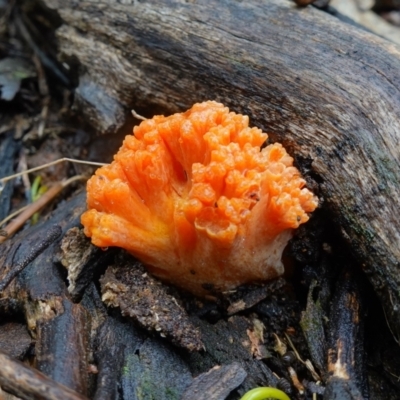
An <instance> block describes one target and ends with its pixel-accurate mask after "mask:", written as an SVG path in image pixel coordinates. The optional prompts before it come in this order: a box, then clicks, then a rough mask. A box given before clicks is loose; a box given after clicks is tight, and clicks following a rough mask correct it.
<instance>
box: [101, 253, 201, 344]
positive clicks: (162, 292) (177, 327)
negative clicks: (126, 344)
mask: <svg viewBox="0 0 400 400" xmlns="http://www.w3.org/2000/svg"><path fill="white" fill-rule="evenodd" d="M100 282H101V286H102V294H103V296H102V299H103V301H104V302H105V303H106V304H107V305H108V306H111V307H119V308H120V309H121V313H122V315H123V316H128V317H131V318H133V319H134V320H135V321H137V322H138V323H139V324H140V325H141V326H142V327H144V328H146V329H149V330H152V331H155V332H158V333H159V334H160V335H161V336H162V337H168V338H169V339H170V340H172V342H173V343H175V344H177V345H178V346H181V347H184V348H186V349H187V350H189V351H194V350H197V351H198V350H201V349H203V344H202V341H201V336H200V333H199V331H198V329H197V328H196V327H195V326H193V324H192V323H191V322H190V321H189V317H188V316H187V314H186V312H185V311H184V309H183V308H182V307H181V306H180V305H179V304H178V303H177V301H176V299H175V298H174V297H173V296H171V295H169V294H168V293H167V290H166V288H165V287H164V286H163V284H162V283H161V282H159V281H158V280H157V279H155V278H153V277H152V276H150V275H149V274H148V272H147V271H146V269H145V268H144V267H143V266H142V265H141V264H140V263H138V262H135V263H133V265H132V264H131V263H129V261H125V262H123V263H119V265H116V266H112V267H109V268H108V269H107V271H106V274H105V275H104V276H103V277H102V278H101V280H100Z"/></svg>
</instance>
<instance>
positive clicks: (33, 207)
mask: <svg viewBox="0 0 400 400" xmlns="http://www.w3.org/2000/svg"><path fill="white" fill-rule="evenodd" d="M86 178H87V177H85V176H83V175H76V176H73V177H72V178H69V179H67V180H64V181H62V182H58V183H56V184H55V185H54V186H52V187H51V188H50V189H49V190H48V191H47V192H46V193H44V194H43V195H42V196H41V197H40V198H39V199H38V200H36V201H35V202H33V203H32V204H30V205H29V206H27V207H26V208H25V209H24V210H23V211H22V212H21V213H20V214H19V215H18V217H17V218H15V219H14V220H13V221H11V222H10V223H9V224H8V225H7V226H6V227H5V228H4V229H2V234H3V236H0V244H1V243H3V242H4V241H5V240H7V239H8V238H9V237H10V236H12V235H14V233H15V232H17V231H18V230H19V229H20V228H21V227H22V226H24V224H25V222H26V221H27V220H28V219H29V218H31V217H32V215H33V214H35V213H36V212H37V211H39V210H40V209H41V208H42V207H44V206H45V205H46V204H48V203H49V202H50V201H51V200H53V199H54V198H55V197H56V196H57V195H58V194H59V193H60V192H61V190H62V189H64V188H65V187H66V186H68V185H69V184H71V183H72V182H75V181H77V180H82V179H86Z"/></svg>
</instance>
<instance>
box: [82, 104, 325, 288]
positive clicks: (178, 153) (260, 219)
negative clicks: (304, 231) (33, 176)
mask: <svg viewBox="0 0 400 400" xmlns="http://www.w3.org/2000/svg"><path fill="white" fill-rule="evenodd" d="M248 124H249V119H248V117H247V116H243V115H239V114H235V113H233V112H229V109H228V108H226V107H224V106H223V105H222V104H219V103H216V102H213V101H208V102H204V103H199V104H195V105H194V106H193V107H192V108H191V109H190V110H188V111H186V112H185V113H179V114H174V115H172V116H169V117H164V116H155V117H154V118H152V119H147V120H145V121H143V122H142V123H141V124H140V125H139V126H137V127H135V128H134V135H133V136H127V137H126V138H125V141H124V143H123V145H122V147H121V148H120V150H119V152H118V153H117V154H116V155H115V157H114V161H113V162H112V163H111V164H110V165H107V166H104V167H102V168H100V169H98V170H97V172H96V174H95V175H94V176H93V177H92V178H91V179H90V180H89V182H88V187H87V189H88V208H89V210H88V211H87V212H85V213H84V214H83V216H82V223H83V225H84V227H85V233H86V235H87V236H89V237H91V239H92V242H93V243H94V244H96V245H97V246H102V247H107V246H119V247H123V248H125V249H127V250H128V251H130V252H131V253H132V254H134V255H135V256H137V257H138V258H139V259H140V260H141V261H142V262H143V263H144V264H145V265H147V267H148V268H149V269H150V271H151V272H153V274H154V275H156V276H158V277H160V278H162V279H164V280H166V281H169V282H171V283H174V284H176V285H178V286H181V287H183V288H185V289H187V290H190V291H192V292H194V293H195V294H200V295H202V294H205V293H206V292H207V290H206V289H205V288H213V290H220V291H221V290H227V289H231V288H234V287H236V286H238V285H240V284H243V283H248V282H254V281H261V280H266V279H271V278H274V277H276V276H279V275H281V274H282V273H283V266H282V262H281V255H282V251H283V249H284V247H285V246H286V244H287V242H288V240H289V239H290V238H291V236H292V231H293V229H295V228H297V227H298V226H299V225H300V224H302V223H304V222H306V221H307V220H308V218H309V217H308V213H310V212H312V211H313V210H314V209H315V208H316V207H317V205H318V201H317V198H316V197H315V196H314V195H313V194H312V193H311V192H310V191H309V190H308V189H306V188H305V187H304V186H305V180H304V179H303V178H302V177H301V176H300V173H299V171H298V170H297V169H296V168H295V167H294V166H293V159H292V157H290V156H289V155H288V154H287V152H286V150H285V149H284V148H283V147H282V145H280V144H278V143H275V144H272V145H269V146H267V147H265V148H263V149H261V146H262V144H263V143H264V142H265V140H266V139H267V134H265V133H263V132H262V131H261V130H260V129H258V128H250V127H249V126H248Z"/></svg>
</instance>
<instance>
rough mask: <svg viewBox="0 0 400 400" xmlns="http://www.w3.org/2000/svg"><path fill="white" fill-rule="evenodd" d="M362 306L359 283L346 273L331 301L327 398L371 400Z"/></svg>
mask: <svg viewBox="0 0 400 400" xmlns="http://www.w3.org/2000/svg"><path fill="white" fill-rule="evenodd" d="M363 325H364V324H363V321H362V304H361V300H360V294H359V289H358V285H357V280H356V278H355V277H354V275H353V273H351V272H345V273H343V274H342V276H341V279H339V281H338V283H337V287H336V292H335V295H334V298H333V301H332V310H331V315H330V329H329V333H330V335H329V336H330V337H329V344H328V347H329V348H328V373H329V375H330V377H329V378H328V380H327V384H326V390H325V393H324V399H327V400H329V399H337V398H340V399H343V400H362V399H365V398H369V395H368V385H367V379H366V375H365V372H366V365H365V356H364V326H363Z"/></svg>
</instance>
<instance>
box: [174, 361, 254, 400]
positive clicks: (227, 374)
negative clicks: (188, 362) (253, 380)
mask: <svg viewBox="0 0 400 400" xmlns="http://www.w3.org/2000/svg"><path fill="white" fill-rule="evenodd" d="M246 375H247V373H246V371H245V370H244V369H243V368H242V367H241V366H240V364H239V363H232V364H229V365H223V366H216V367H214V368H212V369H211V370H210V371H208V372H205V373H203V374H201V375H199V376H197V377H196V379H194V381H193V383H192V384H191V385H190V386H189V387H188V388H187V389H186V390H185V393H184V394H183V396H182V398H181V400H193V399H196V400H209V399H213V400H225V399H226V398H227V396H228V395H229V393H230V392H231V391H232V390H233V389H235V388H236V387H238V386H239V385H240V384H241V383H242V382H243V380H244V379H245V378H246Z"/></svg>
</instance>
